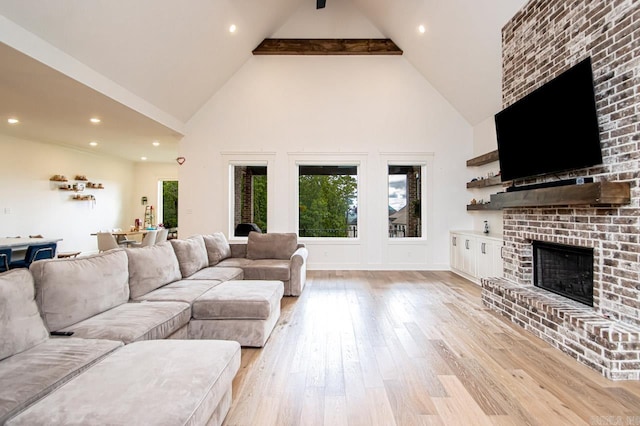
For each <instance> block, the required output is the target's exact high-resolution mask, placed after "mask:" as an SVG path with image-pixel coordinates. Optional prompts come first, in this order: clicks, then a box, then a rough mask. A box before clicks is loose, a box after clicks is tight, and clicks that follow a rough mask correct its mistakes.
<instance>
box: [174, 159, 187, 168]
mask: <svg viewBox="0 0 640 426" xmlns="http://www.w3.org/2000/svg"><path fill="white" fill-rule="evenodd" d="M186 160H187V159H186V158H184V157H178V158H176V161H177V162H178V164H180V165H181V166H182V165H183V164H184V162H185V161H186Z"/></svg>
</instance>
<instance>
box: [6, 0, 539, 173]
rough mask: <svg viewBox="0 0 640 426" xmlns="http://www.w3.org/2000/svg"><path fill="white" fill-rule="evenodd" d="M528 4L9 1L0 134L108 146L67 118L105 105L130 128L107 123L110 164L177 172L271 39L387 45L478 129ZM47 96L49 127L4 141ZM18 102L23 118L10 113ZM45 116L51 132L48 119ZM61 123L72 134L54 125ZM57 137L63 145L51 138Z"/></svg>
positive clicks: (510, 0)
mask: <svg viewBox="0 0 640 426" xmlns="http://www.w3.org/2000/svg"><path fill="white" fill-rule="evenodd" d="M525 3H526V1H525V0H484V1H477V0H446V1H443V0H393V1H391V0H328V1H327V5H326V8H324V9H319V10H318V9H316V1H315V0H268V1H265V0H188V1H183V2H178V1H175V0H136V1H130V0H57V1H49V0H29V1H24V0H3V1H2V2H0V14H1V15H2V16H0V37H2V38H1V39H0V41H1V42H2V43H4V46H0V47H2V49H0V63H2V64H3V65H2V66H0V118H2V123H0V131H3V132H5V133H9V134H13V135H14V136H17V137H22V136H28V137H29V138H31V139H37V138H38V137H39V136H38V135H37V134H38V132H40V133H42V134H41V136H40V137H39V138H40V139H43V140H45V139H46V140H45V141H47V142H54V143H56V142H58V143H61V144H71V145H74V144H77V145H78V146H83V147H86V144H87V141H86V138H87V137H89V135H90V134H92V133H91V132H93V134H97V136H96V137H95V138H100V137H102V135H100V134H99V131H102V130H101V129H100V130H99V131H98V130H97V128H96V127H93V128H91V127H89V128H88V129H87V132H88V133H86V134H85V133H84V131H83V130H82V129H78V132H77V134H76V135H74V134H73V133H71V132H70V129H69V126H73V124H72V123H66V121H65V120H71V118H70V117H67V118H64V114H67V113H68V114H69V115H73V116H74V119H75V120H78V117H77V115H78V110H79V109H80V111H86V112H87V114H88V113H90V112H91V113H93V112H94V111H95V113H96V114H101V113H100V111H99V110H100V107H99V104H100V103H101V102H103V103H105V109H106V110H107V111H111V112H108V113H102V114H103V115H105V114H106V115H107V116H108V115H109V114H114V115H113V119H114V120H118V121H119V122H122V123H126V125H125V124H123V125H118V126H116V125H115V124H114V123H110V121H109V119H107V120H104V128H106V127H109V128H110V132H111V133H106V134H105V135H103V136H104V141H105V142H107V140H113V139H114V138H116V137H117V135H115V134H114V132H116V133H117V131H118V130H117V129H114V127H117V128H119V131H121V132H122V138H121V141H127V142H126V144H125V145H127V146H128V147H129V149H128V151H124V152H122V150H123V149H124V146H123V144H120V145H117V144H115V142H114V143H113V149H111V145H112V144H110V143H107V144H106V145H107V146H103V147H101V149H103V150H104V152H105V153H109V154H113V155H119V156H121V157H123V158H129V159H131V160H133V161H136V160H138V159H139V156H140V155H145V154H142V152H144V151H145V150H148V147H147V145H148V144H149V138H151V139H154V140H161V143H163V144H164V145H161V146H164V147H165V148H166V151H167V152H164V151H162V152H160V151H156V152H155V153H154V152H152V153H151V154H149V155H148V157H149V159H150V160H151V161H167V160H170V159H172V158H175V152H177V148H175V147H176V146H177V141H178V140H179V138H180V134H181V132H183V131H184V127H185V125H186V123H188V121H189V119H190V118H191V117H192V116H193V115H194V114H195V113H196V112H197V111H198V110H199V109H200V108H201V107H202V106H203V104H204V103H205V102H207V100H208V99H210V98H211V96H213V95H214V94H215V93H216V91H217V90H218V89H219V88H220V87H222V85H224V84H225V82H226V81H227V80H228V79H229V78H230V77H231V76H232V75H233V74H234V73H235V72H236V71H237V70H238V69H239V68H240V67H242V65H243V64H244V63H245V62H246V61H247V60H249V59H250V58H251V51H252V50H253V49H254V48H255V47H256V46H257V45H258V44H259V43H260V42H261V41H262V40H263V39H264V38H269V37H276V36H277V37H283V38H286V37H291V38H294V37H295V38H312V37H316V38H319V37H323V38H380V37H384V38H391V39H392V40H393V41H394V42H395V43H396V44H397V45H398V46H399V47H400V48H401V49H402V50H403V51H404V55H403V58H404V59H405V60H407V61H409V62H410V63H411V64H412V65H413V66H414V67H415V68H416V69H417V70H418V71H419V72H420V73H421V74H422V75H423V76H424V77H425V79H427V80H428V81H429V83H430V84H432V85H433V86H434V87H435V88H436V89H437V90H438V91H439V92H440V93H441V94H442V95H443V96H444V97H445V98H446V99H447V100H448V101H449V102H450V103H451V104H452V105H453V106H454V108H456V109H457V110H458V111H459V112H460V114H461V115H462V116H463V117H464V118H465V119H466V120H467V121H468V122H469V123H470V124H471V125H475V124H477V123H479V122H481V121H482V120H484V119H486V118H488V117H490V116H491V115H493V114H494V113H495V112H497V111H498V110H499V109H500V106H501V97H500V87H501V28H502V26H503V25H504V24H505V23H506V22H507V21H508V20H509V19H510V18H511V17H512V16H513V15H514V14H515V13H516V12H517V11H518V10H519V9H520V8H522V7H523V6H524V4H525ZM232 24H233V25H235V26H236V31H235V32H233V33H232V32H230V31H229V28H230V26H231V25H232ZM420 25H423V26H424V29H425V31H424V33H421V32H419V31H418V27H419V26H420ZM9 47H10V48H9ZM14 49H15V50H17V51H18V52H16V51H15V50H14ZM19 52H21V53H19ZM22 53H24V54H26V55H27V56H24V57H22V58H21V57H20V54H22ZM7 61H11V63H12V64H16V65H17V66H8V65H7ZM43 64H44V65H43ZM15 73H18V74H19V75H15ZM34 73H35V74H34ZM30 76H33V77H34V78H31V79H30V78H29V77H30ZM36 77H37V78H36ZM67 79H69V81H67ZM61 82H63V83H62V84H61ZM59 86H60V87H59ZM71 88H73V90H74V91H73V92H71V90H72V89H71ZM76 90H77V92H76ZM44 93H46V94H47V97H48V98H56V97H59V99H57V100H56V99H49V100H48V102H47V104H50V108H53V109H54V110H56V111H55V112H56V114H53V111H52V115H51V117H52V118H51V119H50V120H51V121H49V122H48V123H44V124H43V123H41V124H40V125H38V124H37V123H33V122H32V123H31V125H30V127H29V129H30V132H31V133H29V132H27V133H22V132H26V130H24V129H25V128H26V127H28V126H27V124H28V121H29V119H28V118H27V123H24V124H25V125H24V126H23V127H22V128H21V129H18V128H17V127H12V128H11V129H8V127H7V125H6V117H5V116H8V115H11V114H14V115H18V114H24V115H25V117H29V114H30V113H29V105H31V107H32V108H35V107H36V106H37V105H40V108H41V109H42V108H43V105H42V102H41V101H42V99H43V94H44ZM71 93H73V95H72V96H71ZM9 94H11V96H9ZM17 98H22V100H21V102H20V106H19V107H18V106H15V105H10V104H8V103H9V101H10V100H12V99H13V100H14V102H15V103H16V104H17ZM85 101H86V102H89V104H88V105H89V106H90V109H89V106H87V105H85ZM107 105H108V108H107ZM67 108H68V109H69V111H66V110H67ZM127 111H128V114H129V119H128V120H124V119H123V117H121V114H124V115H127ZM38 114H39V116H40V117H41V118H40V119H39V120H46V118H44V116H45V115H46V112H44V111H39V113H38ZM105 118H106V117H105ZM87 120H88V118H87ZM60 122H65V123H66V124H65V125H64V126H63V125H60V126H56V125H54V124H56V123H60ZM109 123H110V124H109ZM84 124H85V126H84V127H86V123H84ZM138 126H141V127H140V128H139V129H138ZM39 127H42V128H39ZM58 127H63V128H64V132H66V133H67V134H66V136H64V135H60V134H57V133H55V132H56V131H57V130H56V129H57V128H58ZM17 129H18V130H17ZM154 134H155V135H156V136H155V137H154ZM61 139H64V140H61ZM138 144H140V149H137V148H138ZM174 148H175V149H174ZM156 154H157V155H156ZM154 155H155V157H154Z"/></svg>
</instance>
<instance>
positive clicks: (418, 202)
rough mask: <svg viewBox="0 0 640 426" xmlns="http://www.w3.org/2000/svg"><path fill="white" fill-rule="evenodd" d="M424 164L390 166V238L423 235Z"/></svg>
mask: <svg viewBox="0 0 640 426" xmlns="http://www.w3.org/2000/svg"><path fill="white" fill-rule="evenodd" d="M422 174H423V172H422V166H419V165H409V166H404V165H403V166H400V165H390V166H389V173H388V176H389V179H388V184H389V202H388V208H389V238H408V237H418V238H419V237H422V210H423V209H422Z"/></svg>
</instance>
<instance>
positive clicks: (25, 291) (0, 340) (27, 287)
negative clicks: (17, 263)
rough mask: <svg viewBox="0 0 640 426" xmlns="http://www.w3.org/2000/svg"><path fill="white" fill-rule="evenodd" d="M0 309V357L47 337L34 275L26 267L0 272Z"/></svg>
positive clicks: (9, 354)
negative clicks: (0, 318) (39, 308)
mask: <svg viewBox="0 0 640 426" xmlns="http://www.w3.org/2000/svg"><path fill="white" fill-rule="evenodd" d="M0 312H2V315H0V316H2V321H0V360H2V359H5V358H8V357H10V356H11V355H15V354H17V353H20V352H22V351H25V350H27V349H29V348H31V347H33V346H35V345H37V344H39V343H41V342H43V341H45V340H46V339H47V338H48V336H49V332H48V331H47V329H46V328H45V327H44V323H43V322H42V318H40V312H39V311H38V306H37V305H36V300H35V287H34V285H33V277H32V276H31V273H30V272H29V270H28V269H25V268H20V269H14V270H11V271H9V272H5V273H3V274H0Z"/></svg>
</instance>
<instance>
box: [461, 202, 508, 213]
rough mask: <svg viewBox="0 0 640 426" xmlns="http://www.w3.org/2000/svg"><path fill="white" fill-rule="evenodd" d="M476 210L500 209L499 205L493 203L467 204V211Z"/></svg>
mask: <svg viewBox="0 0 640 426" xmlns="http://www.w3.org/2000/svg"><path fill="white" fill-rule="evenodd" d="M478 210H501V209H500V207H496V206H495V205H494V204H493V203H483V204H467V211H478Z"/></svg>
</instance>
